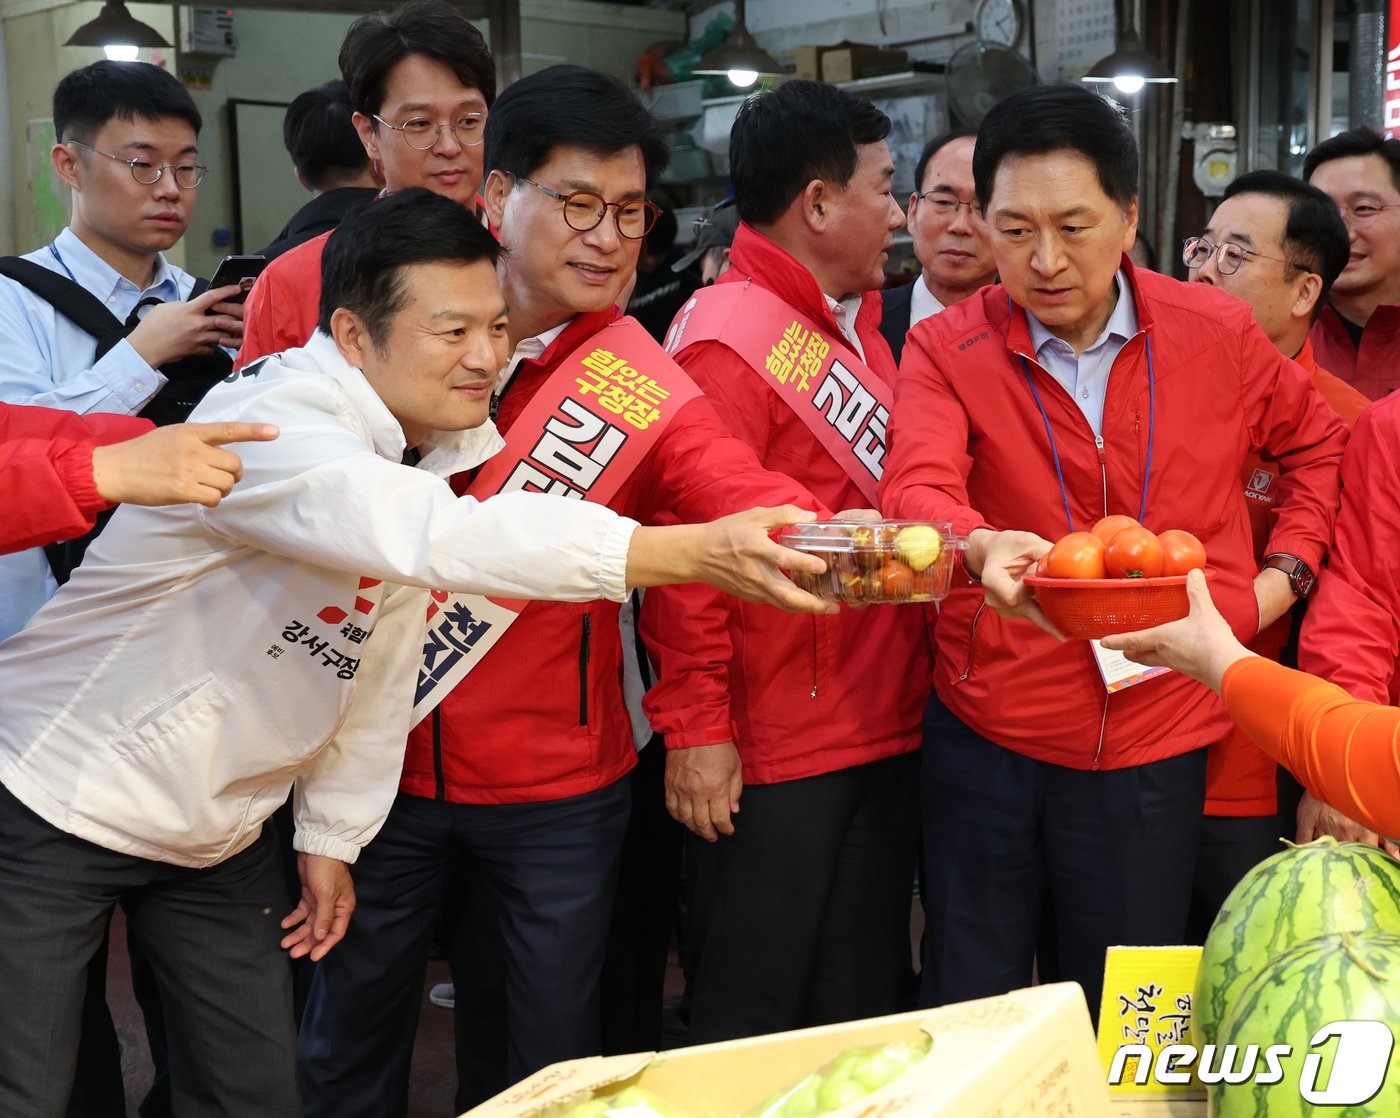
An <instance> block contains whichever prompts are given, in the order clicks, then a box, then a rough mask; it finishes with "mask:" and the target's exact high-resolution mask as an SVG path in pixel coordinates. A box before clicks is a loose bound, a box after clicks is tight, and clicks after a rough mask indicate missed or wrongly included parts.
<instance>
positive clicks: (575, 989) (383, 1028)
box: [299, 777, 629, 1118]
mask: <svg viewBox="0 0 1400 1118" xmlns="http://www.w3.org/2000/svg"><path fill="white" fill-rule="evenodd" d="M628 804H629V789H628V783H627V779H626V778H625V777H624V778H623V779H621V780H618V781H615V782H614V783H612V784H610V785H608V786H607V787H606V788H600V789H598V790H597V791H596V792H589V793H587V794H585V795H582V796H572V797H570V798H568V799H564V800H552V801H548V802H544V803H525V804H454V803H447V802H445V801H441V800H429V799H425V798H423V797H421V796H408V795H403V794H400V795H399V797H398V799H397V800H395V801H394V807H393V809H392V810H391V811H390V813H389V818H388V819H387V820H386V821H385V823H384V826H383V828H382V829H381V830H380V832H379V834H378V835H376V836H375V838H374V841H373V842H371V843H370V844H369V845H368V846H367V847H365V849H364V851H363V852H362V853H361V854H360V858H359V860H358V861H357V862H356V863H355V866H354V867H353V873H354V877H355V896H356V907H355V916H354V919H353V920H352V921H351V922H350V930H349V932H347V933H346V936H345V939H344V940H342V941H341V942H340V943H339V944H337V946H336V948H335V950H334V951H332V952H331V953H330V954H329V955H327V956H326V957H325V958H324V959H322V960H321V962H320V963H319V964H317V967H316V975H315V978H314V979H313V981H312V985H311V996H310V998H309V999H308V1001H307V1006H306V1012H305V1014H304V1015H303V1017H302V1023H301V1035H300V1048H299V1071H300V1075H301V1084H302V1094H303V1095H304V1097H305V1099H306V1112H307V1114H308V1115H309V1116H311V1118H317V1116H321V1115H325V1116H327V1118H330V1116H334V1118H351V1116H353V1115H364V1116H365V1118H392V1116H393V1115H398V1114H403V1113H404V1112H405V1110H406V1109H407V1105H408V1102H407V1096H408V1072H409V1063H410V1059H411V1056H412V1052H413V1040H414V1034H415V1032H416V1030H417V1025H418V1011H419V1003H420V1000H421V998H422V989H423V980H424V974H425V972H426V969H427V953H428V940H429V939H430V938H431V935H432V931H433V926H434V923H435V921H436V920H437V916H438V913H439V910H440V908H441V904H442V900H443V894H444V891H445V890H446V888H447V887H448V885H449V883H450V882H451V881H452V880H453V876H454V873H455V872H456V866H457V863H458V860H459V858H460V857H461V856H462V855H463V853H465V852H469V853H470V854H471V855H472V856H473V857H474V858H475V859H476V861H477V862H478V863H479V864H480V866H481V867H482V869H483V870H484V872H485V874H486V875H487V877H488V878H489V879H490V882H491V886H492V889H493V891H494V893H495V895H496V900H497V903H498V904H499V905H500V919H501V943H502V944H503V945H504V960H505V989H506V1016H507V1029H506V1031H507V1037H508V1044H507V1056H506V1074H507V1076H508V1082H515V1081H516V1080H518V1079H522V1078H524V1077H525V1076H526V1075H529V1074H530V1073H531V1072H533V1071H536V1070H538V1069H539V1068H541V1067H544V1066H545V1065H546V1064H551V1063H554V1062H555V1061H557V1060H567V1059H573V1058H575V1057H580V1056H591V1055H597V1054H598V1052H599V1051H600V1049H601V1039H600V1024H599V1009H598V997H599V994H598V990H599V980H600V974H601V972H602V966H603V950H604V946H605V944H606V941H607V935H608V921H609V918H610V916H611V913H612V899H613V890H614V889H615V887H616V884H617V862H618V855H619V852H620V851H621V848H622V836H623V834H624V832H625V831H626V829H627V815H628ZM454 923H456V922H455V921H449V934H451V932H452V925H453V924H454ZM466 996H469V994H468V992H467V991H465V990H462V989H459V990H458V991H457V997H458V999H461V998H463V997H466Z"/></svg>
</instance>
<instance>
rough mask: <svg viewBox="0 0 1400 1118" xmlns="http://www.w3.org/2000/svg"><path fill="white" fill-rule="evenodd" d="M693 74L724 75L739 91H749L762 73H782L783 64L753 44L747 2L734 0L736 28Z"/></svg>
mask: <svg viewBox="0 0 1400 1118" xmlns="http://www.w3.org/2000/svg"><path fill="white" fill-rule="evenodd" d="M691 73H694V74H723V75H724V76H725V77H727V78H728V79H729V80H730V81H731V82H733V83H734V84H735V85H737V86H738V87H739V88H740V89H747V88H748V87H749V86H751V85H753V83H754V82H756V81H758V79H759V76H760V75H761V74H775V75H776V74H781V73H783V67H782V64H781V63H779V62H778V60H777V59H775V58H774V57H773V56H772V55H771V54H769V53H767V52H766V51H765V50H763V48H762V47H760V46H759V45H758V44H757V43H755V42H754V41H753V36H752V35H750V34H749V29H748V26H747V25H746V24H745V23H744V0H734V29H733V30H732V31H730V32H729V36H728V37H727V38H726V39H725V40H724V42H722V43H721V44H720V45H719V46H717V47H715V49H714V50H712V51H710V53H709V54H707V55H705V57H704V58H702V59H701V60H700V61H699V62H697V63H696V64H695V69H694V70H692V71H691Z"/></svg>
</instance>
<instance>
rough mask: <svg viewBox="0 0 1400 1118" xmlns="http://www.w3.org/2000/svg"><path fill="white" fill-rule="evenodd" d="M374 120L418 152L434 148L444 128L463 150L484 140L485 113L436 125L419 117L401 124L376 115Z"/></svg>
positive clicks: (463, 116) (465, 116)
mask: <svg viewBox="0 0 1400 1118" xmlns="http://www.w3.org/2000/svg"><path fill="white" fill-rule="evenodd" d="M374 119H375V120H377V121H379V123H380V124H382V125H384V127H385V128H392V129H393V130H394V131H395V132H397V133H398V134H399V135H400V136H402V137H403V140H404V143H406V144H407V145H408V146H409V147H411V148H416V149H417V150H418V151H427V150H428V149H429V148H430V147H433V146H435V145H436V144H437V142H438V137H439V136H441V135H442V130H443V129H444V128H446V129H448V130H449V131H451V133H452V135H453V137H455V138H456V140H457V142H458V143H459V144H461V145H462V146H463V147H464V148H474V147H477V146H478V145H479V144H480V143H481V142H482V141H483V140H485V139H486V114H485V113H463V114H462V115H461V116H459V117H458V118H457V119H456V120H450V121H448V122H447V123H446V124H438V123H437V122H436V121H432V120H429V119H428V118H427V117H421V116H416V117H414V118H413V119H412V120H406V121H404V122H403V123H402V124H390V123H389V122H388V121H387V120H385V119H384V118H383V117H382V116H380V115H379V114H378V113H376V114H375V115H374Z"/></svg>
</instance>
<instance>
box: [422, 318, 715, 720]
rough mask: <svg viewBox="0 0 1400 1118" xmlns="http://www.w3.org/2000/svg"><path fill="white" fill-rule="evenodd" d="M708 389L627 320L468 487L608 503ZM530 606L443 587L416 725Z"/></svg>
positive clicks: (580, 359)
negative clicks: (677, 417) (679, 416)
mask: <svg viewBox="0 0 1400 1118" xmlns="http://www.w3.org/2000/svg"><path fill="white" fill-rule="evenodd" d="M699 395H700V389H699V388H698V387H696V384H695V382H694V381H693V380H691V379H690V377H688V376H687V375H686V374H685V372H684V371H683V370H682V369H681V368H680V366H678V365H677V364H676V363H675V362H674V361H672V360H671V359H670V358H669V357H667V356H666V354H665V353H663V352H662V350H661V347H660V346H658V345H657V344H656V342H655V341H654V340H653V339H652V338H651V336H650V335H649V334H647V332H646V331H645V330H644V329H643V328H642V327H641V325H640V324H639V323H638V322H637V321H636V320H635V319H632V318H619V319H616V320H614V321H613V322H611V323H609V324H608V325H607V326H605V327H604V328H603V329H602V330H600V331H598V332H597V333H595V334H593V335H592V336H590V337H589V338H588V339H587V340H586V341H585V342H584V343H583V344H582V345H580V346H578V347H577V348H576V349H574V350H573V352H571V353H570V354H569V355H568V356H567V357H565V358H564V360H563V361H561V362H560V363H559V365H558V367H557V368H556V369H555V370H554V372H553V373H551V374H550V376H549V379H548V380H547V381H546V382H545V383H544V384H543V385H542V386H541V387H540V389H539V391H538V392H536V393H535V395H534V397H533V398H532V399H531V400H530V402H529V403H528V404H526V405H525V410H524V411H523V412H521V414H520V416H519V417H518V418H517V419H516V421H515V422H514V423H513V424H512V425H511V428H510V431H509V432H507V434H506V436H505V439H506V445H505V448H504V449H503V450H501V452H500V453H499V454H497V455H496V456H495V457H493V458H492V459H491V460H490V461H489V462H487V463H486V464H485V465H484V466H483V467H482V468H481V471H480V473H478V474H477V476H476V478H475V479H474V480H473V481H472V483H471V485H470V486H468V488H467V493H469V494H470V495H471V496H473V497H476V498H477V499H478V500H485V499H487V498H488V497H490V496H492V495H493V494H496V493H510V492H513V491H515V490H525V491H526V492H530V493H553V494H556V495H558V496H562V497H572V498H574V499H575V500H580V501H592V502H593V503H595V504H607V503H608V502H609V501H610V500H612V498H613V497H614V496H616V494H617V492H618V490H619V489H621V488H622V486H623V484H624V483H625V482H626V481H627V479H628V478H629V477H630V476H631V475H632V471H633V470H635V469H636V468H637V466H638V465H640V464H641V462H642V460H643V459H644V458H645V457H646V456H647V454H649V453H650V452H651V450H652V448H653V447H654V446H655V445H656V444H657V442H658V441H660V439H661V436H662V433H663V432H664V431H665V430H666V427H667V425H668V424H669V423H670V421H671V419H672V418H673V417H674V416H675V415H676V413H677V412H679V411H680V409H681V408H682V407H684V406H685V405H686V404H687V403H689V402H690V401H691V400H693V399H695V397H697V396H699ZM527 605H529V603H528V602H526V601H520V600H515V599H508V598H487V597H484V596H482V595H478V594H452V593H448V592H446V591H440V590H438V591H434V592H433V594H432V600H431V601H430V603H429V605H428V632H427V636H426V638H425V641H424V645H423V663H422V664H421V665H420V667H419V670H418V688H417V691H416V693H415V696H414V703H413V724H414V725H415V726H416V725H417V724H418V723H419V722H421V721H422V720H423V719H424V718H425V717H427V715H428V714H429V713H430V712H431V711H432V709H433V708H434V707H435V706H437V705H438V703H440V702H442V699H443V696H445V695H446V694H447V693H448V692H449V691H451V690H452V688H453V687H455V686H456V685H457V684H458V683H460V682H461V681H462V680H463V679H465V678H466V677H467V675H468V674H470V672H471V671H472V669H473V668H475V667H476V665H477V664H479V663H481V661H482V660H483V659H485V657H486V654H487V653H488V652H490V651H491V648H492V647H493V646H494V645H495V644H496V642H497V641H499V640H500V639H501V636H502V635H503V634H504V633H505V631H506V630H507V629H508V628H510V626H511V625H512V624H513V623H514V622H515V621H516V620H517V619H518V618H519V617H520V614H521V611H522V610H524V609H525V607H526V606H527Z"/></svg>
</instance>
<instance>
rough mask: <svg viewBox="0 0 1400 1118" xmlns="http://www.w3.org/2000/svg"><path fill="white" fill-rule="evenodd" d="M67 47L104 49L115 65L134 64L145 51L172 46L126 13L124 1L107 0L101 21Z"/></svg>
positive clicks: (75, 35)
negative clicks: (137, 55)
mask: <svg viewBox="0 0 1400 1118" xmlns="http://www.w3.org/2000/svg"><path fill="white" fill-rule="evenodd" d="M63 45H64V46H65V47H102V48H103V50H104V51H106V53H107V57H108V58H110V59H112V60H113V61H114V62H133V61H135V59H136V52H137V51H138V50H139V49H140V48H141V47H168V46H170V44H169V43H167V42H166V41H165V39H164V37H163V36H162V35H161V33H160V32H159V31H157V30H156V29H155V28H154V27H151V26H150V25H149V24H145V23H142V22H141V21H140V20H139V19H137V18H136V17H135V16H133V15H132V14H131V13H130V12H129V11H127V10H126V5H125V4H124V3H122V0H106V3H104V4H103V5H102V10H101V11H100V12H98V14H97V18H96V19H94V20H92V21H91V22H89V23H85V24H83V25H82V26H81V27H80V28H78V30H76V31H74V32H73V34H72V35H70V36H69V37H68V41H67V42H66V43H64V44H63Z"/></svg>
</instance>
